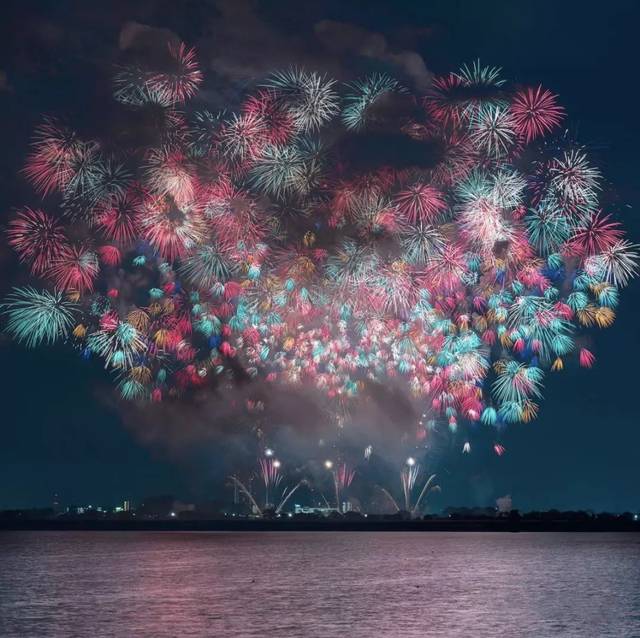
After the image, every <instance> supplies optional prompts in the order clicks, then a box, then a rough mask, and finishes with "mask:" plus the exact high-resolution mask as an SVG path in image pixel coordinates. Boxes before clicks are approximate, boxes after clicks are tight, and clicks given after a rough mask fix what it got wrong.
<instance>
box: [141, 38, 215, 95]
mask: <svg viewBox="0 0 640 638" xmlns="http://www.w3.org/2000/svg"><path fill="white" fill-rule="evenodd" d="M169 56H170V57H171V63H172V66H173V68H172V69H171V70H169V71H166V72H164V73H155V74H154V75H152V76H151V78H150V79H149V80H148V85H149V87H150V88H151V89H152V90H153V91H155V92H156V93H157V94H158V95H160V96H162V98H163V99H164V100H165V101H167V102H168V103H170V104H176V103H178V102H186V101H187V100H188V99H189V98H191V97H193V96H194V95H195V94H196V93H197V92H198V88H199V86H200V84H201V83H202V72H201V71H200V69H199V67H198V60H197V58H196V51H195V49H193V48H187V46H186V45H185V44H184V43H183V42H181V43H180V44H179V45H178V46H175V45H174V44H169Z"/></svg>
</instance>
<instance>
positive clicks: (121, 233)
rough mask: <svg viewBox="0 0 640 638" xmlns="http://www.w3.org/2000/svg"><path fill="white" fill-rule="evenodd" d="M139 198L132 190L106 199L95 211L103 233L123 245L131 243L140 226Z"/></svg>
mask: <svg viewBox="0 0 640 638" xmlns="http://www.w3.org/2000/svg"><path fill="white" fill-rule="evenodd" d="M139 206H140V199H139V197H138V195H137V194H136V193H134V192H133V191H127V192H125V193H123V194H121V195H117V196H116V197H114V198H112V199H109V200H107V201H106V202H104V203H103V204H101V205H99V207H98V209H97V211H96V213H97V219H98V226H100V227H101V229H102V232H103V233H104V235H105V236H106V237H107V238H108V239H110V240H112V241H115V242H118V243H119V244H123V245H129V244H131V243H133V241H134V240H135V238H136V236H137V235H138V232H139V228H140V211H139Z"/></svg>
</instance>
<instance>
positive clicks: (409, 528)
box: [0, 519, 640, 533]
mask: <svg viewBox="0 0 640 638" xmlns="http://www.w3.org/2000/svg"><path fill="white" fill-rule="evenodd" d="M0 531H114V532H115V531H145V532H148V531H167V532H171V531H173V532H276V531H281V532H321V531H324V532H510V533H518V532H640V522H639V521H629V520H613V521H598V520H592V521H569V520H552V521H536V520H510V519H502V520H501V519H495V520H477V519H475V520H474V519H468V520H452V519H429V520H416V521H411V520H365V521H361V520H322V519H315V520H308V521H306V520H291V519H273V520H269V519H235V520H228V519H223V520H182V521H181V520H144V521H135V520H126V521H116V520H15V519H14V520H0Z"/></svg>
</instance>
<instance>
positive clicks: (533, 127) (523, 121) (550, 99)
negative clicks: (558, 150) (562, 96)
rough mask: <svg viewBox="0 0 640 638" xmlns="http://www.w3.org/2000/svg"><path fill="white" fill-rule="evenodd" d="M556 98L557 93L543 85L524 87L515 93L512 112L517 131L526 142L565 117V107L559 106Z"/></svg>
mask: <svg viewBox="0 0 640 638" xmlns="http://www.w3.org/2000/svg"><path fill="white" fill-rule="evenodd" d="M556 100H557V96H556V95H554V94H553V93H551V91H548V90H547V89H543V88H542V87H541V86H538V87H537V88H535V89H533V88H530V87H529V88H526V89H522V90H521V91H518V93H516V94H515V96H514V97H513V102H512V104H511V114H512V116H513V121H514V123H515V125H516V126H515V128H516V133H517V134H518V135H519V136H520V137H523V138H524V141H525V142H526V143H529V142H530V141H531V140H533V139H535V138H536V137H540V136H542V135H544V134H545V133H548V132H549V131H551V130H553V129H554V128H555V127H556V126H558V124H560V122H561V121H562V118H563V117H564V109H563V108H562V107H561V106H558V104H557V102H556Z"/></svg>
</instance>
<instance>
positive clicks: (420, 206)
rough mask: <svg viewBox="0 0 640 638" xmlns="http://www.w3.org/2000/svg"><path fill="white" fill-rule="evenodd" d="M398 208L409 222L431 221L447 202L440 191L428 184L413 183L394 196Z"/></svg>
mask: <svg viewBox="0 0 640 638" xmlns="http://www.w3.org/2000/svg"><path fill="white" fill-rule="evenodd" d="M396 205H397V206H398V210H399V211H400V212H401V213H402V214H403V215H404V216H405V218H406V219H407V220H408V221H410V222H411V223H417V222H428V221H433V219H434V218H435V217H437V216H438V215H439V214H440V213H442V212H443V211H444V210H445V209H446V207H447V203H446V202H445V200H444V197H443V195H442V193H441V192H440V191H439V190H438V189H437V188H434V187H433V186H430V185H428V184H421V183H417V184H413V186H410V187H409V188H407V189H406V190H403V191H401V192H400V193H399V194H398V195H397V196H396Z"/></svg>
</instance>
